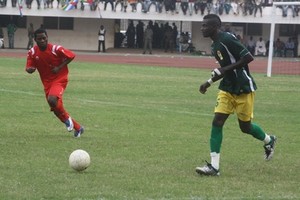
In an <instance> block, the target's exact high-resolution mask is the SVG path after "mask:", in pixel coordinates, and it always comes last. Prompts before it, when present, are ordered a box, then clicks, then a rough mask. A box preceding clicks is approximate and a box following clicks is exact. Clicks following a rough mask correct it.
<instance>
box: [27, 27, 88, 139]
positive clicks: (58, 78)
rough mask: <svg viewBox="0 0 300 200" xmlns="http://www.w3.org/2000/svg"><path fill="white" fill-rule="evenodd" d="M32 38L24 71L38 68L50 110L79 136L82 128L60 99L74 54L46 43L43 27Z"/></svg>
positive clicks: (46, 37) (31, 71)
mask: <svg viewBox="0 0 300 200" xmlns="http://www.w3.org/2000/svg"><path fill="white" fill-rule="evenodd" d="M34 40H35V42H36V44H37V45H35V46H34V47H32V48H31V49H30V50H29V51H28V54H27V63H26V71H27V72H28V73H29V74H32V73H33V72H35V70H36V69H37V70H38V72H39V74H40V78H41V81H42V83H43V86H44V92H45V95H46V99H47V102H48V104H49V106H50V108H51V111H52V112H53V113H54V114H55V115H56V117H57V118H59V119H60V121H61V122H63V123H64V124H65V125H66V127H67V130H68V131H72V130H73V129H75V130H74V137H80V135H82V134H83V132H84V128H83V127H82V126H81V125H80V124H79V123H77V122H76V121H75V120H74V119H72V118H71V116H70V115H69V113H68V112H67V111H66V110H65V109H64V106H63V100H62V96H63V93H64V90H65V89H66V87H67V84H68V73H69V71H68V66H67V65H68V64H69V63H70V62H71V61H72V60H73V59H74V58H75V54H74V53H73V52H72V51H70V50H68V49H65V48H64V47H62V46H59V45H53V44H50V43H48V35H47V32H46V30H44V29H38V30H36V31H35V32H34Z"/></svg>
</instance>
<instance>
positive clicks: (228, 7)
mask: <svg viewBox="0 0 300 200" xmlns="http://www.w3.org/2000/svg"><path fill="white" fill-rule="evenodd" d="M231 8H232V7H231V3H230V0H225V3H224V10H225V13H226V14H227V15H228V14H229V12H230V10H231Z"/></svg>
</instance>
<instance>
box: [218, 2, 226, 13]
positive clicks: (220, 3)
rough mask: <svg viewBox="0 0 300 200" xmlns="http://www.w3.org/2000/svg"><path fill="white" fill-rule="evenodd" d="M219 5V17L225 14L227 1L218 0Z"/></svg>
mask: <svg viewBox="0 0 300 200" xmlns="http://www.w3.org/2000/svg"><path fill="white" fill-rule="evenodd" d="M217 2H218V4H219V8H218V13H217V14H218V15H223V13H224V5H225V0H218V1H217Z"/></svg>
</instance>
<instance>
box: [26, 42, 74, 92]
mask: <svg viewBox="0 0 300 200" xmlns="http://www.w3.org/2000/svg"><path fill="white" fill-rule="evenodd" d="M74 57H75V54H74V53H73V52H72V51H70V50H68V49H65V48H64V47H62V46H59V45H53V44H49V43H48V45H47V48H46V50H45V51H41V50H40V49H39V47H38V46H34V47H33V48H31V49H30V50H29V51H28V54H27V63H26V68H29V67H34V68H36V69H37V70H38V72H39V74H40V78H41V81H42V83H43V85H44V86H45V87H46V86H48V85H49V84H51V83H53V82H67V81H68V72H69V70H68V66H64V67H62V68H61V70H60V71H59V72H58V73H56V74H55V73H53V72H52V71H51V70H52V68H53V67H57V66H59V65H60V64H61V63H62V62H63V61H64V60H65V59H73V58H74Z"/></svg>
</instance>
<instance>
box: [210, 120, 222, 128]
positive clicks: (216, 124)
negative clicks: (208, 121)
mask: <svg viewBox="0 0 300 200" xmlns="http://www.w3.org/2000/svg"><path fill="white" fill-rule="evenodd" d="M212 125H213V126H215V127H222V126H223V125H224V121H223V120H217V119H214V120H213V123H212Z"/></svg>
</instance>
